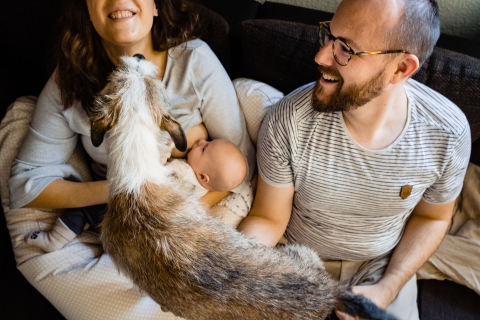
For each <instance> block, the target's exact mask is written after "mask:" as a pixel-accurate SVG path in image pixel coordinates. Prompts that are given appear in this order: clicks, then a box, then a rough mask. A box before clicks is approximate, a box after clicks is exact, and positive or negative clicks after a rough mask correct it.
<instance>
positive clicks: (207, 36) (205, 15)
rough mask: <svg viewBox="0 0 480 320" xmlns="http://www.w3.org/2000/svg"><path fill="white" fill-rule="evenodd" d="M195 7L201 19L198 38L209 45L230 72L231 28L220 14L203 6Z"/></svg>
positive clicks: (195, 5)
mask: <svg viewBox="0 0 480 320" xmlns="http://www.w3.org/2000/svg"><path fill="white" fill-rule="evenodd" d="M194 7H195V9H196V11H197V13H198V16H199V19H200V21H199V27H198V28H197V30H196V34H197V36H198V37H199V38H200V39H202V40H203V41H205V42H206V43H207V44H208V45H209V47H210V48H211V49H212V51H213V52H214V53H215V55H216V56H217V58H218V60H220V62H221V63H222V65H223V67H224V68H225V70H226V71H227V72H228V71H229V70H230V67H231V56H230V42H229V32H230V26H229V25H228V23H227V22H226V21H225V20H224V19H223V18H222V17H221V16H220V15H219V14H218V13H216V12H213V11H212V10H210V9H208V8H206V7H204V6H201V5H197V4H194Z"/></svg>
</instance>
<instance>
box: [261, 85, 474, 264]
mask: <svg viewBox="0 0 480 320" xmlns="http://www.w3.org/2000/svg"><path fill="white" fill-rule="evenodd" d="M313 86H314V84H308V85H305V86H304V87H301V88H299V89H298V90H296V91H295V92H294V93H292V94H291V95H289V96H287V97H286V98H285V99H283V100H281V101H280V102H279V103H277V104H276V105H275V106H274V107H273V109H272V111H271V112H270V113H269V114H267V118H266V119H265V120H264V122H263V125H262V128H261V130H260V135H259V140H258V150H257V152H258V169H259V173H260V174H261V176H262V178H263V179H264V180H265V181H266V182H267V183H268V184H270V185H273V186H275V187H279V188H283V187H288V186H291V185H292V184H293V185H294V187H295V195H294V203H293V211H292V215H291V218H290V221H289V224H288V227H287V231H286V237H287V239H288V240H289V241H292V242H299V243H302V244H305V245H307V246H309V247H311V248H313V249H314V250H316V251H317V252H318V254H319V255H320V256H321V257H322V258H327V259H335V260H344V259H347V260H369V259H373V258H376V257H378V256H380V255H383V254H385V253H387V252H389V251H390V250H392V249H393V248H394V247H395V246H396V244H397V243H398V241H399V239H400V238H401V236H402V233H403V228H404V226H405V224H406V221H407V219H408V217H409V215H410V213H411V212H412V210H413V209H414V208H415V206H416V205H417V203H418V202H419V201H420V200H421V199H424V200H425V201H428V202H431V203H447V202H451V201H453V200H455V198H456V197H457V195H458V194H459V193H460V190H461V188H462V183H463V177H464V175H465V171H466V168H467V165H468V159H469V156H470V146H471V143H470V131H469V127H468V123H467V120H466V119H465V116H464V114H463V113H462V112H461V110H460V109H458V107H456V106H455V105H454V104H453V103H452V102H450V101H448V100H447V99H446V98H445V97H443V96H441V95H440V94H438V93H436V92H434V91H433V90H431V89H429V88H428V87H426V86H425V85H422V84H420V83H418V82H416V81H415V80H409V81H407V83H406V84H405V91H406V93H407V97H408V101H409V104H408V119H407V123H406V125H405V128H404V129H403V131H402V133H401V134H400V136H399V137H398V138H397V139H396V140H395V141H394V142H393V143H392V144H390V145H389V146H388V147H386V148H384V149H382V150H367V149H365V148H364V147H362V146H361V145H359V144H358V143H357V142H356V141H355V140H354V139H353V138H352V137H351V136H350V134H349V132H348V129H347V128H346V126H345V123H344V121H343V116H342V113H341V112H334V113H321V112H317V111H315V110H314V109H313V108H312V106H311V96H312V91H313ZM405 186H410V187H411V194H409V195H407V196H406V197H402V196H401V190H402V188H404V187H405Z"/></svg>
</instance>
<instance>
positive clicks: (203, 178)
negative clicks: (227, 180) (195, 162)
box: [198, 173, 210, 183]
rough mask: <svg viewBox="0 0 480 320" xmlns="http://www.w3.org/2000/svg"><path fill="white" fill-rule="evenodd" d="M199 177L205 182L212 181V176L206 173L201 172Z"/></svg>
mask: <svg viewBox="0 0 480 320" xmlns="http://www.w3.org/2000/svg"><path fill="white" fill-rule="evenodd" d="M198 177H199V178H200V181H202V182H203V183H208V182H210V177H209V176H208V174H206V173H199V174H198Z"/></svg>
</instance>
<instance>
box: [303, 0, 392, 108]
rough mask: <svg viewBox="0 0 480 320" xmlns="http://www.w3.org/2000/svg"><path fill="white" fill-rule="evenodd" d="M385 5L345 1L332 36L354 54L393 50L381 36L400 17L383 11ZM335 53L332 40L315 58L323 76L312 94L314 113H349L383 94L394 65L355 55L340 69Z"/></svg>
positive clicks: (381, 57)
mask: <svg viewBox="0 0 480 320" xmlns="http://www.w3.org/2000/svg"><path fill="white" fill-rule="evenodd" d="M385 3H386V2H385V1H381V0H370V1H363V0H362V1H356V0H343V1H342V2H341V3H340V5H339V7H338V10H337V12H336V13H335V15H334V17H333V19H332V21H331V22H330V32H331V34H332V35H333V36H334V37H335V38H341V39H342V40H343V41H344V42H345V43H347V44H348V45H349V46H350V47H351V49H352V50H353V51H355V52H360V51H384V50H388V49H390V48H388V44H386V43H385V41H383V40H382V37H383V36H384V35H385V30H386V28H388V27H390V26H391V25H392V21H395V20H396V19H398V18H394V17H392V16H391V13H390V12H389V11H388V10H390V9H388V8H387V9H388V10H387V9H385V8H384V7H385ZM388 3H389V2H388ZM392 11H394V10H392ZM335 49H336V50H339V49H338V47H336V48H335ZM332 51H333V41H330V42H328V43H327V44H326V45H325V46H324V47H323V48H321V49H320V51H319V52H318V53H317V55H316V56H315V61H316V62H317V64H318V69H319V71H320V75H321V76H320V79H319V81H318V82H317V83H316V86H315V89H314V92H313V94H312V105H313V108H314V109H315V110H317V111H320V112H334V111H350V110H354V109H356V108H358V107H360V106H363V105H365V104H366V103H368V102H370V101H371V100H373V99H375V98H376V97H378V96H379V95H381V94H382V93H384V91H385V89H386V87H387V86H388V84H389V77H390V76H391V75H392V74H391V71H392V70H393V69H392V68H391V67H392V66H394V65H393V64H391V63H390V62H391V59H390V57H387V56H386V55H369V56H352V57H351V59H350V61H349V62H348V63H347V64H346V65H345V66H341V65H340V64H338V63H337V62H336V61H335V59H334V57H333V53H332Z"/></svg>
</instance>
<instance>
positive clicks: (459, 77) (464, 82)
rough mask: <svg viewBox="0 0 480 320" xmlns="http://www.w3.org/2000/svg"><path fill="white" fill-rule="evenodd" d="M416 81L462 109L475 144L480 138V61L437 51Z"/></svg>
mask: <svg viewBox="0 0 480 320" xmlns="http://www.w3.org/2000/svg"><path fill="white" fill-rule="evenodd" d="M413 78H414V79H415V80H417V81H420V82H422V83H424V84H426V85H427V86H429V87H430V88H432V89H433V90H436V91H438V92H440V93H441V94H443V95H444V96H445V97H447V98H448V99H450V100H451V101H453V102H454V103H455V104H456V105H457V106H459V107H460V109H462V111H463V112H464V113H465V115H466V116H467V119H468V122H469V123H470V129H471V134H472V142H473V141H475V140H477V139H478V138H479V137H480V103H479V101H480V90H479V88H480V59H475V58H472V57H470V56H467V55H464V54H461V53H456V52H453V51H450V50H446V49H441V48H435V50H434V51H433V53H432V55H431V56H430V58H428V59H427V61H425V63H424V65H423V66H422V68H420V70H419V71H418V72H417V73H416V74H415V75H414V77H413Z"/></svg>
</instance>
